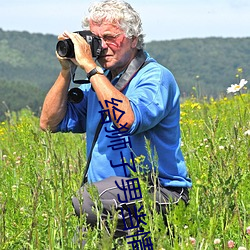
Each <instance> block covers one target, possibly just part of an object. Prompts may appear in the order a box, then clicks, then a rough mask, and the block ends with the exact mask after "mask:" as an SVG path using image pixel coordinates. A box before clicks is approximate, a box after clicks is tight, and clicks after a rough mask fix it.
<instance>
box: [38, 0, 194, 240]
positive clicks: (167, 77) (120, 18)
mask: <svg viewBox="0 0 250 250" xmlns="http://www.w3.org/2000/svg"><path fill="white" fill-rule="evenodd" d="M84 28H87V29H89V30H90V31H91V32H92V33H93V34H94V35H95V36H97V37H99V38H100V39H101V42H102V52H101V55H100V56H99V57H98V63H99V64H100V65H101V67H102V69H101V68H100V67H99V66H98V65H97V63H96V62H95V60H94V59H93V57H92V53H91V49H90V46H89V44H88V43H87V42H86V41H85V39H84V38H83V37H82V36H80V35H79V34H77V33H70V32H65V33H64V34H63V35H62V36H60V37H59V39H60V40H62V39H66V38H69V39H71V41H72V42H73V44H74V50H75V58H70V59H69V58H62V57H59V56H58V55H57V57H58V59H59V62H60V63H61V66H62V69H61V72H60V74H59V76H58V78H57V80H56V82H55V83H54V85H53V86H52V88H51V90H50V91H49V93H48V94H47V96H46V98H45V101H44V105H43V109H42V114H41V119H40V126H41V128H42V129H43V130H47V129H50V130H51V131H52V132H58V131H61V132H69V131H72V132H75V133H84V132H86V135H87V156H88V158H89V159H90V162H89V168H88V172H87V181H88V183H93V184H94V185H95V186H96V187H97V190H98V192H99V198H100V200H101V202H102V204H103V214H102V215H101V217H102V219H103V220H105V217H106V216H107V214H111V215H112V209H113V208H115V209H116V210H119V209H120V208H121V207H122V208H124V210H123V212H124V211H125V213H126V212H127V215H128V209H129V207H131V206H132V205H134V204H135V202H131V201H130V202H127V201H128V199H127V197H128V195H129V191H131V190H129V187H128V186H127V188H123V190H122V188H121V187H122V186H123V185H124V183H126V182H127V183H128V185H130V182H129V180H131V173H132V171H135V166H132V165H130V163H131V161H133V162H134V160H135V158H136V157H138V156H141V155H143V156H145V160H144V161H143V165H144V166H147V168H148V170H149V176H150V173H151V172H152V170H154V171H156V172H157V173H158V177H157V181H158V186H157V207H158V208H159V210H160V208H161V210H162V211H165V207H166V206H167V204H169V203H171V202H176V203H177V202H178V201H179V200H183V201H184V202H185V203H188V199H189V198H188V188H190V187H191V180H190V179H189V178H188V177H187V169H186V165H185V162H184V159H183V156H182V152H181V149H180V147H181V139H180V125H179V118H180V105H179V89H178V86H177V84H176V81H175V79H174V77H173V75H172V74H171V72H170V71H169V70H168V69H166V68H165V67H163V66H162V65H160V64H158V63H157V62H156V61H155V60H154V59H153V58H151V57H150V56H149V55H148V54H147V53H146V52H145V51H144V50H143V45H144V44H143V34H142V26H141V20H140V17H139V15H138V13H137V12H136V11H135V10H134V9H133V8H132V7H131V6H130V5H129V4H128V3H126V2H121V1H118V0H106V1H102V2H99V3H95V4H93V5H92V6H91V8H90V9H89V15H88V16H87V17H86V18H85V20H84ZM74 65H77V66H78V68H80V69H81V70H84V71H85V72H86V73H87V76H88V78H89V82H90V83H89V84H83V85H81V86H80V88H81V90H82V91H83V99H82V100H81V101H80V102H79V103H74V102H70V101H69V100H68V89H69V86H70V81H71V80H72V79H71V75H72V74H71V71H72V70H73V68H74ZM103 70H104V71H103ZM104 113H107V114H108V116H107V117H106V118H104V117H103V114H104ZM101 118H102V119H103V120H102V125H103V126H102V127H101V129H100V132H99V135H98V137H97V140H96V142H94V146H93V149H91V145H92V142H93V140H94V137H95V133H96V129H97V127H98V123H99V121H100V119H101ZM104 119H106V120H104ZM111 132H112V133H113V134H115V135H116V136H113V137H112V136H111ZM118 135H119V136H120V137H118ZM146 141H147V142H149V144H150V148H151V150H147V149H146ZM148 151H150V152H151V153H150V154H151V155H149V152H148ZM155 152H156V154H157V156H156V154H155ZM152 158H154V159H157V162H154V161H152V160H150V159H152ZM145 175H146V173H145ZM83 184H84V183H83ZM151 184H152V182H151V180H150V178H149V185H151ZM119 187H120V188H119ZM122 191H124V192H122ZM149 192H152V193H153V189H150V191H149ZM80 195H81V196H82V198H83V202H82V204H81V205H80V203H81V202H80V201H79V199H78V198H74V199H73V205H74V208H75V211H76V214H77V215H78V216H80V215H81V214H86V215H87V222H88V223H89V224H91V225H93V226H94V225H95V223H96V222H97V218H96V214H95V213H94V212H93V209H92V206H94V203H93V202H92V200H91V199H90V197H89V194H88V191H87V188H86V187H85V185H83V186H82V188H81V190H80ZM140 198H142V197H141V196H140ZM125 217H126V216H124V218H125ZM124 218H123V219H124ZM126 218H127V217H126ZM123 219H121V217H120V219H118V226H117V230H116V233H115V236H117V237H118V236H121V235H124V234H126V232H124V230H123V229H124V226H123V223H122V222H124V223H125V221H126V220H125V221H123ZM126 223H129V222H127V221H126ZM127 226H128V225H127ZM128 227H129V226H128Z"/></svg>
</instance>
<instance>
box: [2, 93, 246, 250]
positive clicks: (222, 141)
mask: <svg viewBox="0 0 250 250" xmlns="http://www.w3.org/2000/svg"><path fill="white" fill-rule="evenodd" d="M249 103H250V95H249V94H244V95H241V96H233V97H231V98H229V99H227V98H224V99H220V100H213V99H210V100H202V101H197V100H196V99H195V98H193V99H189V100H186V101H185V102H184V103H183V104H182V105H181V112H182V113H181V128H182V139H183V145H182V150H183V153H184V156H185V159H186V162H187V165H188V169H189V173H190V176H191V178H192V180H193V188H192V189H191V191H190V198H191V200H190V204H189V205H188V206H187V207H184V206H183V205H182V204H180V205H178V206H174V207H173V208H172V209H171V210H170V211H169V213H168V215H166V216H167V220H168V221H169V222H170V224H169V225H167V226H166V225H165V224H164V223H163V217H162V215H159V214H157V213H156V212H155V210H154V209H152V208H153V207H154V203H153V202H152V201H151V200H150V198H149V197H148V194H147V185H146V183H145V182H143V180H142V179H141V178H140V177H139V178H140V183H141V187H142V192H143V198H144V201H143V205H144V209H145V213H146V214H147V217H146V219H145V221H146V222H147V225H146V226H145V228H144V229H145V230H144V231H150V232H151V233H150V236H151V239H152V242H153V244H154V249H166V250H170V249H187V250H188V249H228V241H229V240H232V241H234V244H235V247H234V248H235V249H238V247H240V246H244V247H245V248H246V249H250V242H249V241H250V235H248V234H247V232H246V229H247V227H248V226H250V181H249V180H250V164H249V162H250V135H248V133H250V131H249V130H250V112H249V111H250V110H249ZM85 160H86V159H85V139H84V135H81V134H50V133H44V132H41V131H40V130H39V126H38V118H37V117H35V116H34V115H33V114H32V112H31V111H30V110H28V109H27V110H23V111H21V112H20V113H18V114H15V113H7V114H6V121H4V122H2V123H1V124H0V249H8V250H9V249H18V250H19V249H80V245H79V244H78V241H77V240H75V238H76V237H75V236H79V235H81V234H79V233H78V231H77V230H76V229H77V227H81V226H82V225H85V224H86V222H85V219H84V216H83V217H82V218H81V220H78V219H77V218H76V217H75V215H74V211H73V208H72V205H71V197H72V196H73V195H75V194H76V191H77V190H78V189H79V186H80V184H81V181H82V173H83V168H84V166H85ZM137 162H140V161H137ZM138 164H140V163H138ZM99 206H100V204H98V202H97V210H98V207H99ZM108 223H109V225H110V228H111V231H112V232H113V230H114V228H115V223H116V220H112V221H111V220H109V221H108ZM100 225H101V222H100ZM101 228H102V227H101ZM86 235H87V246H86V249H111V248H112V246H114V245H115V243H116V242H114V241H113V240H112V237H111V236H110V235H108V234H107V232H106V231H105V230H104V229H101V230H97V229H89V231H88V232H87V233H86ZM78 238H79V237H78ZM130 247H131V246H130ZM117 249H129V245H128V244H127V243H126V242H125V241H123V242H121V244H120V245H119V246H117Z"/></svg>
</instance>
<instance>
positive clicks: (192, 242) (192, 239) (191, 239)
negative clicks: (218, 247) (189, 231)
mask: <svg viewBox="0 0 250 250" xmlns="http://www.w3.org/2000/svg"><path fill="white" fill-rule="evenodd" d="M189 240H190V242H191V244H192V245H193V246H194V245H195V243H196V239H195V238H193V237H189Z"/></svg>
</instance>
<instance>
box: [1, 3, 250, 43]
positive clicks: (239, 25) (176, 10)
mask: <svg viewBox="0 0 250 250" xmlns="http://www.w3.org/2000/svg"><path fill="white" fill-rule="evenodd" d="M93 1H94V0H67V1H66V0H8V1H6V0H0V28H2V29H3V30H5V31H6V30H16V31H28V32H30V33H43V34H54V35H59V34H61V33H63V32H64V31H65V30H68V31H76V30H79V29H81V21H82V19H83V17H84V16H85V15H86V14H87V12H88V7H89V5H90V4H91V3H92V2H93ZM127 1H128V2H129V3H130V4H131V5H132V6H133V7H134V9H135V10H136V11H137V12H138V13H139V14H140V16H141V19H142V23H143V31H144V34H145V42H150V41H153V40H155V41H160V40H173V39H183V38H205V37H211V36H214V37H250V1H249V0H127ZM0 39H1V37H0Z"/></svg>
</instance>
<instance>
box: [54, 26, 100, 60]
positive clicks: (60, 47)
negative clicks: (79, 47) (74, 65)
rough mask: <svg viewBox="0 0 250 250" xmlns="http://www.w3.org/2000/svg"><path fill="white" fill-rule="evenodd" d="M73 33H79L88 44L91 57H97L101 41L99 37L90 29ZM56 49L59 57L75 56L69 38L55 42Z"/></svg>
mask: <svg viewBox="0 0 250 250" xmlns="http://www.w3.org/2000/svg"><path fill="white" fill-rule="evenodd" d="M74 33H78V34H79V35H81V36H82V37H83V38H84V39H85V40H86V42H87V43H88V44H89V45H90V48H91V52H92V56H93V57H98V56H99V55H100V54H101V51H102V41H101V39H100V38H99V37H97V36H95V35H94V34H93V33H92V32H91V31H90V30H83V31H75V32H74ZM56 51H57V53H58V55H59V56H61V57H68V58H74V57H75V50H74V44H73V43H72V41H71V39H65V40H61V41H58V42H57V44H56Z"/></svg>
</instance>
